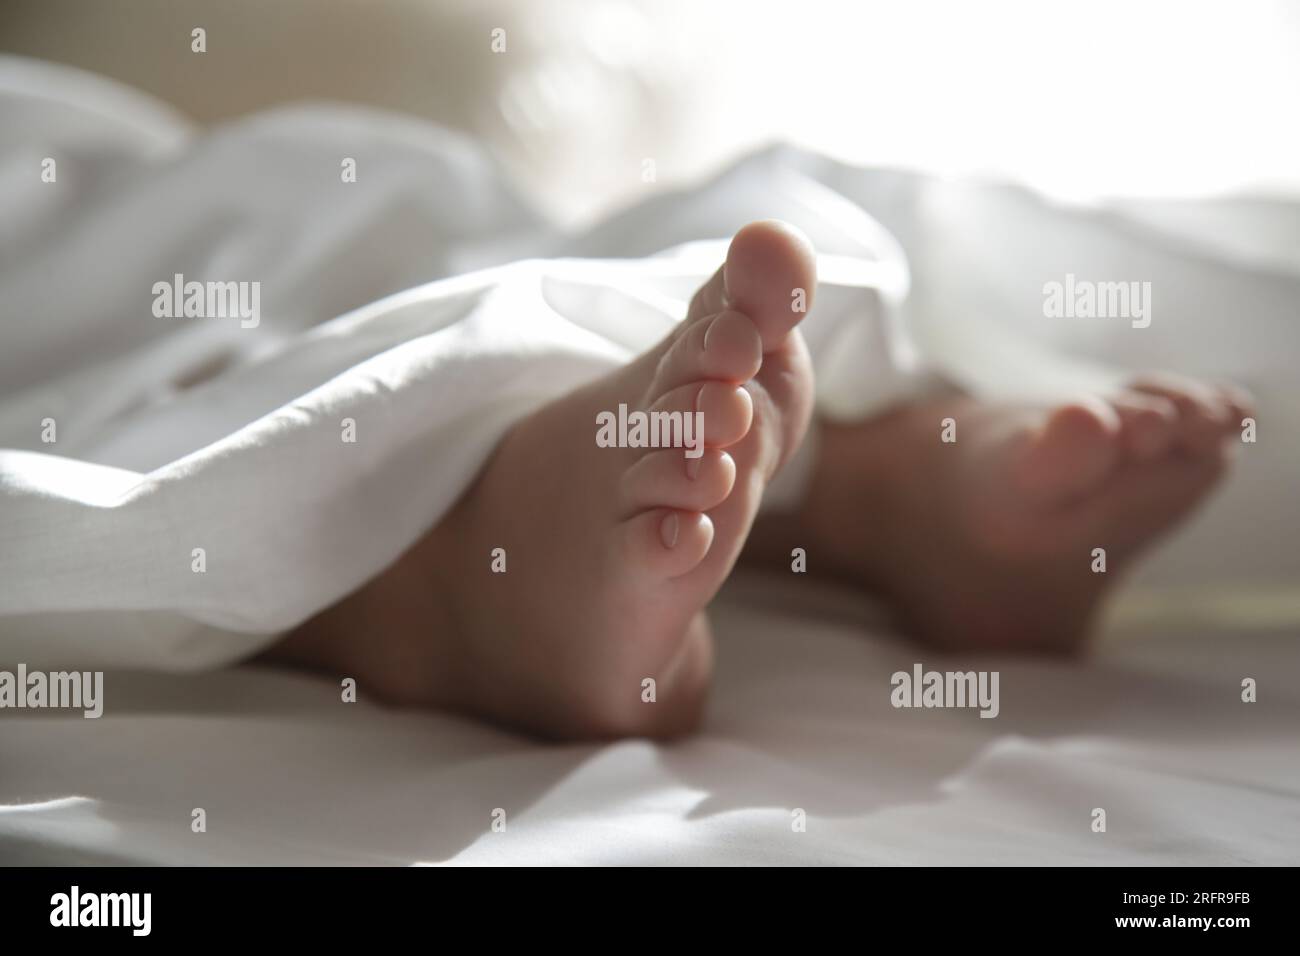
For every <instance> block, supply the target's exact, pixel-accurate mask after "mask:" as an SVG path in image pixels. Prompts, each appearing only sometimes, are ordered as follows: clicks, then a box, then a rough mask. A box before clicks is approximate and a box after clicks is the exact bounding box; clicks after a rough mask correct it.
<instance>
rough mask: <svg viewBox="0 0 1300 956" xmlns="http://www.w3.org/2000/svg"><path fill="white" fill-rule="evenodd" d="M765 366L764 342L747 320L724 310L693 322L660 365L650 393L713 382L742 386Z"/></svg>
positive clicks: (741, 315) (731, 311)
mask: <svg viewBox="0 0 1300 956" xmlns="http://www.w3.org/2000/svg"><path fill="white" fill-rule="evenodd" d="M762 364H763V342H762V339H760V338H759V335H758V329H757V328H755V326H754V323H753V322H751V321H750V320H749V318H748V316H746V315H744V314H743V313H740V312H736V311H734V310H729V309H728V310H723V311H722V312H719V313H717V314H714V315H706V316H704V317H702V318H700V319H697V320H696V321H694V322H692V323H691V324H690V325H689V326H688V327H687V328H686V329H685V330H684V331H683V333H682V334H681V335H679V336H678V337H677V339H676V340H675V341H674V342H673V344H672V345H671V346H670V347H669V349H668V351H667V352H665V353H664V356H663V358H662V359H660V361H659V366H658V368H657V369H656V370H655V379H654V383H653V384H652V385H651V391H652V393H653V394H655V395H662V394H663V393H665V392H667V391H670V390H671V389H674V388H677V387H678V386H681V385H686V384H689V383H691V382H700V381H704V380H707V379H713V380H715V381H720V382H733V383H736V384H739V383H741V382H746V381H748V380H749V379H751V378H753V377H754V375H755V374H757V372H758V370H759V367H760V366H761V365H762Z"/></svg>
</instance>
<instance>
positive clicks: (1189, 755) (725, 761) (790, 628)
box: [0, 576, 1300, 865]
mask: <svg viewBox="0 0 1300 956" xmlns="http://www.w3.org/2000/svg"><path fill="white" fill-rule="evenodd" d="M713 619H714V628H715V632H716V634H717V637H718V648H719V657H718V679H717V684H716V687H715V692H714V695H713V699H712V702H711V705H710V708H709V712H708V717H707V719H706V721H705V725H704V729H703V731H702V732H701V733H700V734H699V735H698V736H696V737H693V738H691V739H690V740H686V741H683V742H681V743H679V744H675V745H672V746H657V745H654V744H651V743H648V742H645V741H625V742H621V743H615V744H609V745H604V746H563V747H561V746H540V745H538V744H535V743H532V742H530V741H527V740H524V739H521V738H519V737H515V736H512V735H509V734H505V733H501V732H498V731H495V730H492V729H490V728H488V727H485V726H483V725H480V724H476V723H474V722H471V721H467V720H461V719H458V718H455V717H451V716H444V715H440V714H435V713H421V712H416V711H407V712H400V711H391V710H386V709H384V708H382V707H378V706H375V705H374V704H373V703H372V702H370V701H368V700H367V699H366V698H365V695H364V693H363V694H362V698H361V700H360V701H359V702H357V703H355V704H348V703H343V702H342V701H341V699H340V688H339V685H338V683H337V682H335V681H331V680H327V679H321V678H315V677H309V676H306V675H300V674H283V673H278V672H272V671H266V670H259V669H253V668H235V669H226V670H221V671H216V672H212V673H206V674H199V675H159V674H143V673H137V674H109V675H107V676H106V678H105V681H106V683H105V688H104V693H105V697H106V700H107V706H106V709H105V716H104V717H102V718H100V719H99V720H85V719H83V718H81V717H80V716H68V715H66V714H54V713H46V714H40V715H35V716H32V715H31V712H30V711H25V712H21V713H14V714H10V715H7V716H5V717H3V718H0V767H2V768H3V772H2V773H0V860H5V861H8V862H12V863H24V862H34V863H51V862H90V863H166V864H202V863H212V864H227V863H242V864H270V863H302V864H315V863H336V864H337V863H341V864H379V863H394V864H407V863H442V862H449V863H462V864H485V863H515V864H543V863H562V864H577V863H589V864H638V863H644V864H661V863H675V864H715V865H725V864H754V863H770V864H788V863H823V864H827V863H835V864H838V863H843V864H854V863H866V864H957V865H966V864H1047V865H1064V864H1078V865H1121V864H1138V865H1187V864H1202V865H1205V864H1223V865H1239V864H1282V863H1289V864H1295V863H1297V862H1300V852H1298V851H1297V848H1298V847H1300V815H1297V812H1296V807H1297V800H1298V799H1300V741H1297V738H1296V733H1295V729H1296V727H1297V726H1300V694H1298V692H1297V688H1298V687H1300V654H1297V650H1296V644H1295V642H1294V640H1292V639H1290V638H1289V637H1288V636H1287V635H1285V634H1281V633H1278V634H1272V635H1255V636H1253V637H1244V636H1241V635H1237V636H1234V639H1233V640H1231V641H1227V640H1224V639H1223V636H1222V635H1221V634H1217V633H1213V632H1198V631H1196V630H1188V629H1180V630H1178V631H1172V632H1169V633H1167V634H1163V635H1152V636H1151V637H1150V638H1149V639H1147V640H1142V641H1132V642H1124V643H1122V644H1116V645H1113V646H1110V647H1104V648H1103V649H1102V652H1101V654H1100V655H1099V656H1098V659H1096V660H1095V661H1093V662H1092V663H1090V664H1089V665H1087V666H1078V665H1070V664H1065V663H1052V662H1045V661H1034V660H1029V659H1023V658H1022V659H1010V658H995V659H987V658H981V659H979V660H978V661H976V660H973V659H962V658H958V657H942V656H939V655H935V654H930V653H928V652H918V650H917V649H916V648H914V647H912V646H909V645H907V644H903V643H899V642H897V641H895V640H892V639H890V638H889V637H888V636H887V635H886V634H884V633H883V632H882V630H881V629H880V626H879V624H878V623H877V622H876V621H875V619H874V617H873V615H872V613H871V611H870V609H869V608H868V607H866V606H864V605H863V604H862V603H861V602H860V600H857V599H852V598H847V597H842V596H837V595H836V594H834V593H827V592H824V591H822V590H820V589H817V588H815V587H814V586H813V585H812V583H811V581H809V580H807V579H796V578H794V577H793V576H791V577H780V578H766V577H764V578H758V579H746V578H743V577H742V578H738V579H734V580H733V581H732V582H731V583H730V584H729V585H728V587H727V588H726V589H724V592H723V595H722V597H721V599H720V600H719V601H718V602H717V603H716V604H715V606H714V615H713ZM918 660H919V661H921V662H922V663H924V665H925V666H926V667H927V668H935V669H943V670H949V669H966V668H968V667H980V668H996V669H999V670H1000V671H1001V680H1000V699H1001V713H1000V714H999V716H998V717H997V718H996V719H993V720H984V719H980V718H979V717H978V716H977V714H976V713H975V712H974V711H969V710H966V711H953V710H948V711H943V710H929V711H925V710H895V709H893V708H892V707H891V706H890V705H889V691H890V684H889V676H890V674H891V673H892V672H893V671H895V670H908V671H910V670H911V668H912V665H913V663H914V662H915V661H918ZM1243 676H1253V677H1256V678H1257V679H1258V680H1259V702H1258V703H1255V704H1244V703H1241V701H1240V697H1239V695H1240V679H1241V677H1243ZM647 706H652V705H647ZM1098 807H1100V808H1102V809H1105V810H1106V813H1107V817H1106V822H1107V829H1106V832H1105V833H1094V832H1093V831H1092V829H1091V825H1092V821H1093V816H1092V811H1093V810H1094V808H1098ZM195 808H202V809H204V810H205V811H206V822H207V832H205V833H201V834H200V833H194V832H192V830H191V821H192V813H193V811H194V809H195ZM498 808H500V809H501V810H504V811H505V822H506V829H505V831H504V832H494V831H493V829H492V824H493V820H494V817H493V811H495V810H497V809H498ZM796 809H802V810H804V811H805V812H806V814H807V829H806V832H803V833H796V832H794V830H793V829H792V822H793V819H794V818H793V816H792V814H793V811H794V810H796Z"/></svg>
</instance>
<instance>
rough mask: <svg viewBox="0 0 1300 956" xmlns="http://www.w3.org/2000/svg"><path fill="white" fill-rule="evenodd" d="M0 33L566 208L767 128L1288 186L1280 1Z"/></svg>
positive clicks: (61, 14)
mask: <svg viewBox="0 0 1300 956" xmlns="http://www.w3.org/2000/svg"><path fill="white" fill-rule="evenodd" d="M195 27H203V28H204V29H205V30H206V31H207V53H206V54H205V55H203V56H197V55H194V54H192V53H191V51H190V31H191V30H192V29H193V28H195ZM497 29H501V30H504V31H505V33H504V39H505V50H504V52H499V53H494V52H493V50H492V35H493V31H494V30H497ZM498 45H499V44H498ZM0 49H3V50H4V51H5V52H10V53H19V54H24V55H28V56H33V57H40V58H43V59H50V60H55V61H59V62H62V63H67V64H72V65H74V66H78V67H82V68H84V69H86V70H90V71H94V72H96V73H100V74H104V75H106V76H110V77H113V78H115V79H118V80H120V81H122V82H124V83H126V84H129V85H131V86H135V87H138V88H140V89H143V90H146V91H148V92H150V93H152V94H153V95H155V96H157V97H159V98H160V99H162V100H165V101H167V102H168V103H171V104H172V105H174V106H175V107H176V108H177V109H178V110H180V111H181V112H183V113H184V114H186V115H188V116H189V117H191V118H192V119H194V120H196V121H198V122H200V123H205V124H207V123H215V122H219V121H221V120H222V119H226V118H230V117H235V116H239V115H240V114H243V113H246V112H248V111H250V110H256V109H260V108H264V107H267V106H271V105H273V104H276V103H282V102H287V101H294V100H303V99H331V100H342V101H346V102H352V103H361V104H367V105H370V106H378V107H383V108H387V109H392V110H399V111H402V112H406V113H412V114H415V115H417V116H422V117H425V118H427V119H431V120H435V121H437V122H440V123H443V124H445V125H448V126H452V127H456V128H460V129H463V130H466V131H469V132H471V133H473V134H475V135H477V136H478V137H479V138H481V139H483V140H485V141H486V142H488V143H489V144H491V145H492V146H493V147H494V149H495V151H496V152H497V153H498V155H499V156H500V157H501V159H502V161H503V162H504V163H505V164H506V165H507V166H508V167H509V168H510V169H511V170H512V171H513V173H514V174H515V176H516V178H517V179H518V180H519V182H520V183H521V185H522V186H523V188H524V189H525V191H526V192H528V193H529V194H531V196H532V197H533V200H534V202H535V203H536V204H537V205H538V206H539V207H540V208H542V209H543V210H544V211H546V212H548V213H549V214H550V215H551V216H552V217H553V218H555V219H557V220H559V221H561V222H563V223H565V224H568V225H574V226H577V225H581V224H582V223H584V222H587V221H590V220H591V219H592V218H594V217H597V216H599V215H600V214H601V213H602V212H604V211H607V210H608V209H610V208H611V207H613V206H618V205H623V204H626V203H629V202H632V201H635V200H636V199H637V198H639V197H640V196H641V195H642V194H643V193H644V192H645V189H646V183H645V180H644V176H643V171H644V169H645V168H646V167H645V160H647V159H650V160H653V162H654V170H655V177H656V181H657V183H658V184H659V186H660V188H662V186H663V185H665V184H668V185H672V184H675V183H686V182H691V181H694V180H696V179H698V178H700V177H702V176H704V175H707V174H708V173H709V172H711V171H713V170H716V169H717V168H719V167H720V166H722V165H724V164H725V163H726V162H727V161H728V160H729V159H731V158H734V157H735V156H736V155H738V154H740V153H743V152H745V151H748V150H750V149H751V148H753V147H754V146H756V145H759V144H763V143H766V142H770V141H772V140H775V139H780V140H784V141H788V142H792V143H795V144H797V145H801V146H806V147H809V148H812V149H815V150H817V151H820V152H824V153H828V154H830V155H832V156H835V157H837V158H841V159H845V160H848V161H851V162H855V163H863V164H873V165H875V164H879V165H899V166H907V167H912V168H919V169H924V170H927V171H933V172H937V173H939V174H943V175H962V174H969V173H980V174H988V175H992V176H995V177H999V178H1008V179H1012V180H1016V181H1020V182H1023V183H1025V184H1027V185H1030V186H1033V187H1035V188H1037V189H1039V190H1041V191H1043V192H1045V193H1047V194H1049V195H1052V196H1055V197H1059V198H1062V199H1068V200H1087V199H1095V198H1099V197H1107V196H1117V195H1146V196H1207V195H1214V194H1218V193H1224V192H1247V193H1251V194H1256V195H1265V194H1278V193H1282V194H1290V195H1294V194H1295V193H1297V192H1300V124H1297V122H1296V120H1295V115H1296V109H1297V103H1298V102H1300V4H1297V3H1293V2H1286V0H1247V2H1232V3H1226V2H1218V3H1206V2H1186V0H1144V2H1139V3H1134V2H1124V0H1088V2H1074V0H1068V2H1041V0H992V2H990V0H984V2H979V3H963V2H935V0H920V2H916V0H910V2H907V3H902V2H897V3H873V2H861V0H858V2H851V3H846V2H826V0H800V2H797V3H795V2H785V3H777V2H754V0H745V2H740V0H735V2H725V0H724V2H700V0H600V2H588V0H544V2H538V0H531V2H525V0H384V2H382V3H381V2H378V0H216V2H214V0H207V2H203V0H114V2H97V0H89V2H88V0H6V2H5V3H4V4H0Z"/></svg>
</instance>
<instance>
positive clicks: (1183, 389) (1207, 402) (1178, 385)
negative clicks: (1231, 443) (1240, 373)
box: [1132, 374, 1231, 455]
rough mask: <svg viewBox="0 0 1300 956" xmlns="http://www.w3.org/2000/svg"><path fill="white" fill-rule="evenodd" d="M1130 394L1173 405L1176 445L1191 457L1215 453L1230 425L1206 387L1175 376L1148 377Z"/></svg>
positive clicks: (1217, 396) (1221, 403)
mask: <svg viewBox="0 0 1300 956" xmlns="http://www.w3.org/2000/svg"><path fill="white" fill-rule="evenodd" d="M1132 390H1133V391H1135V392H1139V393H1142V394H1144V395H1155V396H1157V397H1160V398H1164V399H1168V400H1169V401H1171V402H1173V404H1174V407H1175V408H1177V409H1178V421H1179V428H1178V432H1177V436H1176V442H1177V444H1178V445H1179V447H1181V448H1182V449H1183V450H1185V451H1188V452H1192V453H1193V454H1199V455H1203V454H1210V453H1213V452H1215V451H1216V450H1217V449H1218V447H1219V445H1220V443H1221V442H1222V440H1223V436H1224V433H1225V430H1226V428H1227V427H1228V425H1229V423H1230V421H1231V412H1230V410H1229V405H1228V404H1227V403H1226V402H1224V400H1223V398H1222V396H1221V395H1220V394H1219V392H1218V391H1217V390H1216V389H1214V388H1212V387H1211V386H1209V385H1205V384H1203V383H1201V382H1197V381H1194V380H1192V379H1187V378H1182V377H1181V376H1175V375H1167V374H1162V375H1151V376H1146V377H1144V378H1141V379H1139V380H1138V381H1136V382H1134V383H1133V386H1132Z"/></svg>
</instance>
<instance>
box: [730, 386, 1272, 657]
mask: <svg viewBox="0 0 1300 956" xmlns="http://www.w3.org/2000/svg"><path fill="white" fill-rule="evenodd" d="M1250 414H1252V412H1251V411H1250V408H1249V399H1248V398H1247V397H1245V396H1243V395H1242V394H1241V393H1240V392H1238V391H1237V390H1234V389H1229V388H1218V389H1216V388H1210V387H1208V386H1204V385H1201V384H1199V383H1196V382H1190V381H1185V380H1180V379H1172V378H1168V377H1162V378H1153V379H1148V380H1145V381H1143V382H1138V383H1135V384H1134V385H1132V386H1131V387H1130V388H1128V389H1126V390H1125V391H1124V392H1123V393H1122V394H1120V395H1117V396H1115V397H1113V398H1111V399H1109V400H1106V401H1102V400H1093V399H1089V400H1085V401H1082V402H1078V403H1073V404H1068V405H1064V406H1061V407H1058V408H1055V409H1050V410H1041V409H1040V410H1035V409H1030V408H1023V407H1022V408H1010V407H998V406H991V405H987V404H982V403H980V402H978V401H976V400H974V399H971V398H969V397H964V396H947V397H943V398H938V399H935V400H932V401H927V402H924V403H921V404H918V405H914V406H910V407H908V408H905V409H902V410H899V411H896V412H894V413H892V414H890V415H887V416H884V417H882V418H879V419H876V420H873V421H871V422H867V423H863V424H857V425H847V426H846V425H823V426H822V431H821V453H820V455H821V459H820V462H819V464H818V466H817V469H816V476H815V478H814V481H813V484H812V487H811V488H810V490H809V494H808V502H807V504H806V505H805V507H804V510H803V513H802V514H801V515H799V516H798V517H797V518H795V519H779V520H775V521H773V522H771V524H768V523H767V522H766V520H765V522H761V523H760V525H759V527H758V528H756V529H755V542H754V545H755V548H756V549H758V548H761V549H762V550H763V552H764V553H765V554H766V555H767V556H768V557H769V558H770V559H773V560H775V559H777V558H778V557H782V556H783V559H784V560H785V561H787V562H788V560H789V557H788V556H789V552H790V548H792V547H796V546H802V547H805V548H806V549H807V551H808V566H809V570H817V569H818V568H820V569H821V570H825V571H829V572H831V573H835V574H838V575H840V576H845V577H848V578H850V579H851V580H854V581H857V582H860V583H865V584H867V585H868V586H870V587H872V588H874V589H876V590H878V591H880V592H881V593H882V594H883V595H884V596H885V597H886V598H887V599H890V600H891V602H892V604H893V606H894V608H895V609H896V611H897V613H898V616H899V618H900V621H901V623H902V625H903V626H904V627H905V628H906V629H907V630H908V631H910V632H911V633H913V634H914V635H916V636H918V637H920V638H922V639H923V640H926V641H928V642H930V643H933V644H936V645H939V646H943V647H950V648H957V647H966V648H969V647H980V648H1019V649H1057V650H1065V649H1071V648H1074V647H1076V646H1077V645H1078V644H1079V642H1080V641H1081V639H1082V637H1083V636H1084V635H1085V634H1086V633H1087V629H1088V625H1089V623H1090V622H1091V620H1092V618H1093V616H1094V613H1095V611H1096V610H1097V608H1098V605H1099V601H1100V598H1101V597H1102V595H1103V593H1104V592H1105V590H1106V587H1107V585H1108V584H1109V583H1111V582H1112V581H1113V580H1114V578H1115V576H1116V574H1117V573H1120V572H1121V571H1123V570H1124V568H1125V567H1126V566H1127V565H1128V563H1129V562H1130V561H1131V560H1132V558H1133V557H1134V556H1135V555H1136V554H1137V553H1138V552H1140V551H1141V550H1142V549H1143V548H1144V547H1145V546H1147V545H1149V544H1151V543H1152V542H1153V541H1155V540H1156V539H1157V538H1158V536H1159V535H1160V534H1161V533H1162V532H1164V531H1166V530H1167V529H1169V528H1171V527H1172V526H1173V525H1174V524H1176V523H1177V522H1178V521H1179V520H1180V519H1181V518H1183V517H1184V516H1186V515H1187V514H1188V513H1189V512H1190V511H1191V510H1192V508H1193V507H1194V506H1195V505H1196V504H1197V503H1198V502H1200V501H1201V500H1202V499H1203V498H1204V496H1205V494H1206V492H1208V491H1209V490H1210V488H1211V487H1212V486H1213V485H1214V484H1215V482H1216V481H1217V480H1218V478H1219V477H1220V475H1221V473H1222V471H1223V469H1224V465H1225V463H1226V461H1227V459H1228V457H1229V455H1230V453H1231V448H1232V446H1233V444H1234V443H1235V442H1236V441H1237V440H1239V437H1240V428H1241V420H1242V418H1243V417H1245V416H1247V415H1250ZM945 418H951V419H953V420H954V422H955V434H956V441H955V442H953V443H945V442H943V441H941V433H942V431H943V426H942V424H941V423H942V421H943V420H944V419H945ZM797 539H798V540H797ZM1096 548H1102V549H1104V550H1105V572H1104V573H1098V572H1094V570H1093V568H1094V566H1097V567H1100V565H1099V564H1097V557H1096V556H1094V553H1093V550H1094V549H1096Z"/></svg>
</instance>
